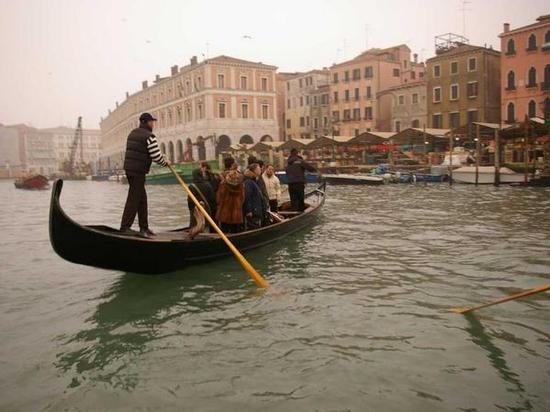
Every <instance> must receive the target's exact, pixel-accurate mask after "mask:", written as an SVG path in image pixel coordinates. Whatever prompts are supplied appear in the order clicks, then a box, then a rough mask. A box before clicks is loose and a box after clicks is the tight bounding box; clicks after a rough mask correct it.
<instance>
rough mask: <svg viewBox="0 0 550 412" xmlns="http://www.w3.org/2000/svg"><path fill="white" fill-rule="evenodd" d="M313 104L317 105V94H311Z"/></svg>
mask: <svg viewBox="0 0 550 412" xmlns="http://www.w3.org/2000/svg"><path fill="white" fill-rule="evenodd" d="M313 105H314V106H317V96H313Z"/></svg>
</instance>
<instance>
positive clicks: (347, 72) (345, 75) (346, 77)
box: [344, 70, 349, 82]
mask: <svg viewBox="0 0 550 412" xmlns="http://www.w3.org/2000/svg"><path fill="white" fill-rule="evenodd" d="M344 81H345V82H349V71H347V70H346V71H345V72H344Z"/></svg>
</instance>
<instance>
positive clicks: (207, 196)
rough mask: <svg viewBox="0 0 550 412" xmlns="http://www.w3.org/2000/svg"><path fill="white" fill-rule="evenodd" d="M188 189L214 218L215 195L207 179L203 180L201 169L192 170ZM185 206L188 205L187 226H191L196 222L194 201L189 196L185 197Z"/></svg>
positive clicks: (215, 207)
mask: <svg viewBox="0 0 550 412" xmlns="http://www.w3.org/2000/svg"><path fill="white" fill-rule="evenodd" d="M189 189H190V190H191V192H192V193H193V194H194V195H195V197H196V198H197V200H198V201H199V202H201V203H202V206H203V207H204V209H205V210H206V211H207V212H208V214H209V215H210V217H212V218H215V216H216V211H217V204H216V195H215V194H214V190H213V189H212V185H211V184H210V182H209V181H207V180H205V179H204V177H203V174H202V171H201V169H195V170H193V183H191V184H190V185H189ZM187 206H188V207H189V215H190V222H189V226H190V227H193V226H195V225H196V223H197V219H196V217H195V215H196V213H194V211H195V202H193V201H192V200H191V198H190V197H188V198H187Z"/></svg>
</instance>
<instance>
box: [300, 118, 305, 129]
mask: <svg viewBox="0 0 550 412" xmlns="http://www.w3.org/2000/svg"><path fill="white" fill-rule="evenodd" d="M305 125H306V119H305V117H303V116H302V117H300V127H304V126H305Z"/></svg>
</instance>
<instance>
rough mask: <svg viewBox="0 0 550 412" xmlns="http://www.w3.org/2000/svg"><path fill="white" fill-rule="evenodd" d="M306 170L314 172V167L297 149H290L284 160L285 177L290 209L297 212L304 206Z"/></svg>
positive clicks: (301, 210) (302, 209)
mask: <svg viewBox="0 0 550 412" xmlns="http://www.w3.org/2000/svg"><path fill="white" fill-rule="evenodd" d="M306 171H308V172H315V171H316V169H315V168H314V167H313V166H312V165H310V164H309V163H308V162H306V161H305V160H304V158H303V157H302V156H300V155H299V154H298V150H297V149H292V150H291V151H290V156H289V157H288V160H287V162H286V177H287V180H288V194H289V195H290V204H291V205H292V209H293V210H295V211H298V212H303V211H304V209H305V208H306V207H305V203H304V190H305V185H306V174H305V172H306Z"/></svg>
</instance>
